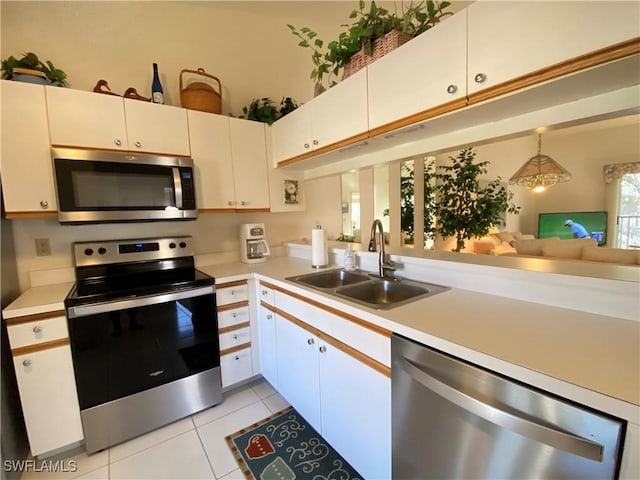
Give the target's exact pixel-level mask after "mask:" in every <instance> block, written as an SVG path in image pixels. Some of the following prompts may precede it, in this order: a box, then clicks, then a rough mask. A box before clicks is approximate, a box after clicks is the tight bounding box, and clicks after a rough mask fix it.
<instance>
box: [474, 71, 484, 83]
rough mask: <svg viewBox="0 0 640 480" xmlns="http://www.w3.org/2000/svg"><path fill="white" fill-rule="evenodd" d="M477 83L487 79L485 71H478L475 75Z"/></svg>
mask: <svg viewBox="0 0 640 480" xmlns="http://www.w3.org/2000/svg"><path fill="white" fill-rule="evenodd" d="M473 79H474V80H475V82H476V83H484V81H485V80H486V79H487V76H486V75H485V74H484V73H476V76H475V77H473Z"/></svg>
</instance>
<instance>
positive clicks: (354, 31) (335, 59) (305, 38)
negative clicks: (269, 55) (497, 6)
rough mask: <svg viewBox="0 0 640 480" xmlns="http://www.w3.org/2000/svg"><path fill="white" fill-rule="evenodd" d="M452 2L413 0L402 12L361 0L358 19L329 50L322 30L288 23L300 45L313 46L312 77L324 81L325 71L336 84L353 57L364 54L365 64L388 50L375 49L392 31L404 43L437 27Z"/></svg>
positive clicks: (354, 15) (355, 14)
mask: <svg viewBox="0 0 640 480" xmlns="http://www.w3.org/2000/svg"><path fill="white" fill-rule="evenodd" d="M450 5H451V4H450V2H447V1H442V2H438V1H436V0H424V1H419V2H418V3H415V4H414V3H413V2H411V3H410V4H409V6H408V7H407V8H406V10H403V12H402V13H401V14H400V15H398V14H397V13H391V12H389V10H387V9H385V8H381V7H378V6H377V5H376V3H375V1H374V0H372V1H371V4H370V6H369V8H368V9H366V10H365V7H366V4H365V1H364V0H359V3H358V7H359V8H358V9H357V10H353V11H352V12H351V14H350V15H349V18H351V19H356V21H355V22H354V23H352V24H351V25H348V24H344V25H342V26H343V27H348V29H347V31H345V32H342V33H340V35H339V36H338V39H337V40H334V41H332V42H330V43H328V44H327V46H326V51H324V52H323V50H322V49H323V47H324V45H325V42H324V41H323V40H321V39H319V38H318V34H317V33H316V32H314V31H313V30H311V29H310V28H308V27H303V28H300V30H298V29H297V28H296V27H294V26H293V25H287V27H288V28H289V29H290V30H291V33H292V34H293V35H295V36H296V37H298V38H299V39H300V42H299V43H298V45H299V46H301V47H303V48H310V49H311V60H312V62H313V65H314V68H313V70H312V71H311V79H312V80H314V81H315V82H316V83H317V84H320V85H323V80H324V78H325V75H326V76H327V84H328V86H329V87H332V86H334V85H335V84H336V83H337V81H336V80H334V79H332V76H335V77H336V78H337V77H338V74H339V73H340V71H341V70H345V68H346V67H348V65H349V63H350V62H351V61H352V58H353V57H354V56H356V55H360V57H361V61H362V62H363V65H362V66H364V65H365V64H367V63H371V62H372V61H373V60H375V59H377V58H378V57H379V56H382V55H384V53H382V52H381V53H377V52H376V53H375V54H374V50H375V45H376V42H380V41H382V40H383V39H385V37H386V36H388V35H389V34H394V35H396V36H398V35H402V36H403V37H398V38H400V39H395V40H394V41H395V42H399V44H397V45H394V47H398V46H400V44H401V43H404V42H406V41H408V40H409V39H411V38H413V37H416V36H418V35H420V34H421V33H423V32H425V31H427V30H428V29H429V28H431V27H433V26H434V25H435V24H436V23H438V22H440V19H441V18H442V17H444V16H445V15H450V14H451V13H450V12H445V11H444V10H445V9H446V8H447V7H449V6H450ZM355 71H357V69H348V68H347V69H346V70H345V72H344V73H345V78H346V76H348V75H350V74H352V73H355Z"/></svg>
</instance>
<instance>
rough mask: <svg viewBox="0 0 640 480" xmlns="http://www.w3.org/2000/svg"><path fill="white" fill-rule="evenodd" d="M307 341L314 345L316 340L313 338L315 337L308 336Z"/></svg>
mask: <svg viewBox="0 0 640 480" xmlns="http://www.w3.org/2000/svg"><path fill="white" fill-rule="evenodd" d="M307 343H308V344H309V345H313V344H314V343H315V341H314V340H313V338H307Z"/></svg>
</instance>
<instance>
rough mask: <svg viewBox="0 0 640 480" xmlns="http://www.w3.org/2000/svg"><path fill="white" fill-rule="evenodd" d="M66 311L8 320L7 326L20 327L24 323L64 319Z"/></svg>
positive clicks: (35, 314)
mask: <svg viewBox="0 0 640 480" xmlns="http://www.w3.org/2000/svg"><path fill="white" fill-rule="evenodd" d="M64 316H65V312H64V310H56V311H54V312H44V313H34V314H32V315H24V316H22V317H15V318H7V319H6V322H7V326H10V325H20V324H22V323H30V322H37V321H39V320H48V319H50V318H58V317H64Z"/></svg>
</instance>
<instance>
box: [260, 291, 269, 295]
mask: <svg viewBox="0 0 640 480" xmlns="http://www.w3.org/2000/svg"><path fill="white" fill-rule="evenodd" d="M261 293H262V295H266V294H267V293H269V292H268V291H266V290H262V292H261Z"/></svg>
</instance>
